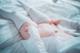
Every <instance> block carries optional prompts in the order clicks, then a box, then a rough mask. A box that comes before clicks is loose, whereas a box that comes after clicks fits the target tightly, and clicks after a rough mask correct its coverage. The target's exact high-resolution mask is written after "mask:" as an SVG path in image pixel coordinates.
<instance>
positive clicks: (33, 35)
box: [22, 26, 47, 53]
mask: <svg viewBox="0 0 80 53" xmlns="http://www.w3.org/2000/svg"><path fill="white" fill-rule="evenodd" d="M29 34H30V38H29V39H28V40H24V41H22V44H23V46H24V48H25V49H26V50H27V52H28V53H47V51H46V48H45V45H44V43H43V41H42V40H41V38H40V35H39V32H38V29H37V28H36V27H34V26H30V27H29Z"/></svg>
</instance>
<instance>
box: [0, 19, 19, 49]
mask: <svg viewBox="0 0 80 53" xmlns="http://www.w3.org/2000/svg"><path fill="white" fill-rule="evenodd" d="M17 35H18V31H17V29H16V27H15V25H14V24H13V23H12V22H11V21H9V20H5V19H0V49H2V48H6V47H8V46H11V45H13V44H14V43H16V42H17V41H19V37H18V36H17Z"/></svg>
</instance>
